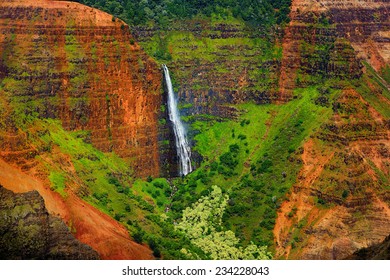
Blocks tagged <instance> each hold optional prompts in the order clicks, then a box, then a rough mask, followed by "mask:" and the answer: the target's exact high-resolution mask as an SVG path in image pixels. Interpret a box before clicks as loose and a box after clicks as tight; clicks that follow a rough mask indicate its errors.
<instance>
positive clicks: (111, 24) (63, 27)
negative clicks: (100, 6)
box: [0, 0, 162, 176]
mask: <svg viewBox="0 0 390 280" xmlns="http://www.w3.org/2000/svg"><path fill="white" fill-rule="evenodd" d="M0 30H1V32H0V52H1V53H2V57H1V60H0V79H1V80H2V91H3V93H2V98H1V99H2V104H3V105H5V106H4V107H3V108H5V110H2V111H1V112H0V113H1V114H2V118H3V120H4V121H2V124H1V126H0V128H1V130H2V132H3V133H1V134H2V137H3V139H4V141H3V143H2V153H3V152H4V150H7V153H6V154H5V153H3V156H4V157H5V158H6V159H7V160H10V161H12V160H13V158H14V157H27V156H28V155H29V154H30V153H31V149H32V148H31V147H30V146H29V144H28V143H25V135H23V134H21V133H20V130H18V129H19V128H20V126H23V125H25V124H26V123H27V122H29V121H31V119H32V118H34V117H38V118H56V119H60V120H61V122H62V124H63V126H64V127H65V128H66V129H68V130H86V131H90V137H89V141H90V142H91V143H92V144H93V145H94V146H95V147H97V148H98V149H100V150H102V151H104V152H111V151H115V152H116V153H117V154H119V155H120V156H121V157H122V158H124V159H126V160H127V161H128V162H129V165H131V167H132V169H133V170H134V171H135V173H136V174H137V175H138V176H146V175H154V176H157V175H158V174H159V151H158V141H157V139H158V125H157V118H158V113H159V110H160V105H161V96H162V95H161V80H162V77H161V73H160V71H159V69H158V67H157V66H156V64H155V63H154V62H153V61H152V60H151V59H150V58H149V57H148V56H147V55H146V54H145V53H144V52H143V51H142V50H141V49H140V47H139V45H138V44H137V43H136V42H135V41H134V39H133V38H132V36H131V35H130V32H129V27H128V26H127V25H126V24H124V23H123V22H122V21H119V20H117V19H115V18H113V17H112V16H110V15H108V14H106V13H104V12H101V11H98V10H96V9H92V8H89V7H86V6H83V5H80V4H77V3H71V2H65V1H49V0H39V1H29V0H8V1H2V3H1V4H0ZM25 168H26V169H28V168H29V166H26V167H25Z"/></svg>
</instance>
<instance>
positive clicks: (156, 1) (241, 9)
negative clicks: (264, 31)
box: [77, 0, 291, 27]
mask: <svg viewBox="0 0 390 280" xmlns="http://www.w3.org/2000/svg"><path fill="white" fill-rule="evenodd" d="M77 1H78V2H80V3H83V4H86V5H89V6H92V7H96V8H99V9H101V10H103V11H106V12H108V13H110V14H112V15H114V17H113V21H115V17H118V18H121V19H122V20H124V21H126V22H127V23H129V24H132V25H145V24H158V25H160V26H165V27H166V26H168V22H169V21H170V20H172V19H191V18H193V17H201V16H204V17H212V18H214V19H226V18H228V17H234V18H240V19H243V20H244V21H246V22H248V23H250V24H252V25H257V26H265V27H270V26H272V25H273V24H281V23H285V22H288V20H289V19H288V14H289V11H290V4H291V0H276V1H271V0H263V1H251V0H241V1H238V0H223V1H222V0H207V1H206V0H197V1H190V0H172V1H169V0H150V1H145V0H136V1H130V0H122V1H119V0H110V1H102V0H77Z"/></svg>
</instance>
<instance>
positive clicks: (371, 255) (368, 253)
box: [347, 236, 390, 260]
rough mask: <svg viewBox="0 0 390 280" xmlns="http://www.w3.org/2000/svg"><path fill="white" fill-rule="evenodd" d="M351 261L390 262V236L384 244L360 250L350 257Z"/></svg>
mask: <svg viewBox="0 0 390 280" xmlns="http://www.w3.org/2000/svg"><path fill="white" fill-rule="evenodd" d="M347 259H349V260H389V259H390V236H388V237H387V238H386V239H385V240H384V241H383V242H382V243H380V244H376V245H373V246H371V247H367V248H363V249H360V250H359V251H357V252H355V253H353V255H351V256H349V257H348V258H347Z"/></svg>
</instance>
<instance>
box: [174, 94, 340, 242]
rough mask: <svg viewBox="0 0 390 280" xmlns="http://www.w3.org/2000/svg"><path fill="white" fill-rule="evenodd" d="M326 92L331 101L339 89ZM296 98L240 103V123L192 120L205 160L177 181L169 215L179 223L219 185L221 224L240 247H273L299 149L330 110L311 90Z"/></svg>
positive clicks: (199, 151)
mask: <svg viewBox="0 0 390 280" xmlns="http://www.w3.org/2000/svg"><path fill="white" fill-rule="evenodd" d="M327 94H328V97H329V99H330V100H333V99H334V97H335V95H336V94H337V91H335V90H333V89H329V92H328V93H327ZM296 95H297V96H301V98H298V99H295V100H293V101H291V102H289V103H288V104H285V105H255V104H251V103H248V104H241V105H238V106H237V108H238V109H239V110H241V112H242V115H241V116H240V118H239V119H238V120H228V121H224V122H216V121H209V120H208V121H202V120H195V121H194V122H192V124H191V127H192V130H194V131H198V132H199V133H198V134H197V135H196V136H195V140H196V145H195V147H194V149H195V150H196V151H197V152H198V153H200V154H201V155H202V157H203V162H202V165H201V167H200V168H198V169H197V170H196V171H195V172H193V173H192V174H189V175H188V176H187V177H186V178H185V179H179V180H177V182H176V184H177V186H178V191H177V192H176V193H175V196H174V197H173V203H172V208H171V209H172V212H171V213H169V215H172V218H173V219H175V220H176V219H180V217H181V212H182V211H183V210H184V209H186V207H187V206H188V205H191V204H193V203H195V202H196V201H197V200H198V199H199V198H200V197H202V196H206V195H207V194H208V193H209V192H210V186H211V185H218V186H219V187H220V188H221V189H222V191H223V192H226V194H228V196H229V198H228V200H227V205H226V209H225V211H224V214H223V218H222V226H223V227H224V228H225V229H227V230H232V231H233V232H234V234H235V236H236V237H237V238H238V239H239V240H240V242H239V245H240V246H245V245H250V244H251V242H253V243H254V245H256V246H263V245H268V246H272V244H273V235H272V230H273V227H274V224H275V219H276V211H277V209H278V208H279V206H280V204H281V202H282V201H283V200H284V199H285V194H286V193H287V192H288V191H289V190H290V188H291V186H292V185H293V184H294V183H295V181H296V177H297V174H298V172H299V170H300V168H301V163H300V161H299V160H296V159H297V158H299V157H300V155H299V148H300V146H301V145H302V144H303V142H304V141H305V139H307V137H308V136H309V135H311V134H312V133H313V132H314V131H315V130H316V129H318V128H319V127H320V126H321V124H323V123H324V122H326V121H327V120H328V118H329V117H330V116H331V114H332V109H331V108H330V106H322V105H320V104H316V100H317V98H318V97H319V96H321V93H320V92H319V90H317V89H316V88H315V87H312V88H307V89H300V90H297V91H296ZM192 208H194V207H192ZM197 244H198V243H197Z"/></svg>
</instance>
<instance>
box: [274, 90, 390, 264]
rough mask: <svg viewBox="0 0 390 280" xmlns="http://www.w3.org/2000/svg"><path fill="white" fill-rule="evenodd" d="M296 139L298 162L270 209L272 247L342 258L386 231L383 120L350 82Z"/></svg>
mask: <svg viewBox="0 0 390 280" xmlns="http://www.w3.org/2000/svg"><path fill="white" fill-rule="evenodd" d="M333 111H334V114H333V116H332V118H331V119H330V120H329V121H328V122H326V123H325V124H324V125H323V126H322V127H321V129H320V131H319V132H317V133H315V134H314V135H313V136H312V138H311V139H309V140H308V141H307V142H306V143H305V144H304V146H303V151H302V155H301V160H302V163H303V167H302V169H301V171H300V173H299V175H298V178H297V183H296V184H295V185H294V186H293V189H292V192H291V194H290V195H289V197H288V200H286V201H285V202H284V203H283V204H282V206H281V209H280V211H279V213H278V218H277V220H276V226H275V229H274V235H275V243H276V245H277V255H278V256H279V257H285V258H291V259H344V258H347V257H348V256H350V255H352V254H353V253H354V252H355V251H357V250H358V249H361V248H365V247H368V246H372V245H374V244H378V243H380V242H382V241H383V240H384V239H385V238H386V237H387V236H388V235H389V233H390V204H389V201H390V200H389V197H390V196H389V191H388V189H387V182H388V181H387V180H388V179H387V178H388V177H389V174H390V173H389V172H390V170H389V166H390V154H389V151H390V146H389V143H390V142H389V122H388V120H387V119H385V118H382V117H381V116H380V114H379V113H378V112H376V111H375V109H374V108H372V107H371V106H370V104H368V103H367V102H366V101H365V100H364V99H363V98H362V97H361V96H360V95H359V94H358V93H357V92H356V91H355V90H353V89H344V90H343V91H342V92H341V94H340V96H339V98H337V100H336V101H335V102H334V104H333Z"/></svg>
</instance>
